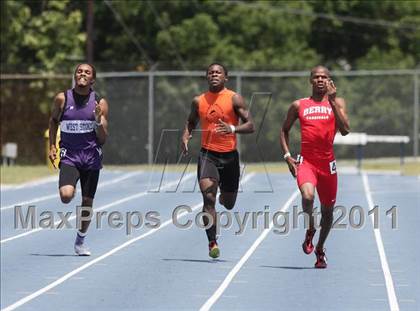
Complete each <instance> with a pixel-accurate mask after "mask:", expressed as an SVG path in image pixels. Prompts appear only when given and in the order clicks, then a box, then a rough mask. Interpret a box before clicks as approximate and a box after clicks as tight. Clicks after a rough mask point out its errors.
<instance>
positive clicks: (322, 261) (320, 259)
mask: <svg viewBox="0 0 420 311" xmlns="http://www.w3.org/2000/svg"><path fill="white" fill-rule="evenodd" d="M315 255H316V262H315V268H317V269H325V268H326V267H327V256H325V249H316V250H315Z"/></svg>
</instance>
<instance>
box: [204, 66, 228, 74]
mask: <svg viewBox="0 0 420 311" xmlns="http://www.w3.org/2000/svg"><path fill="white" fill-rule="evenodd" d="M214 65H217V66H220V67H222V68H223V71H224V72H225V76H227V75H228V70H227V68H226V66H225V65H223V64H221V63H211V64H210V65H209V66H208V67H207V71H206V74H207V73H209V69H210V67H211V66H214Z"/></svg>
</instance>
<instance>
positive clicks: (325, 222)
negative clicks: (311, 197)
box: [316, 205, 334, 250]
mask: <svg viewBox="0 0 420 311" xmlns="http://www.w3.org/2000/svg"><path fill="white" fill-rule="evenodd" d="M333 213H334V206H333V205H331V206H325V205H321V214H322V218H321V232H320V233H319V240H318V244H317V245H316V248H317V249H320V250H322V249H324V243H325V240H326V239H327V236H328V233H330V230H331V227H332V223H333V218H334V215H333Z"/></svg>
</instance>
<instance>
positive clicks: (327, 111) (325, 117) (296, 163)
mask: <svg viewBox="0 0 420 311" xmlns="http://www.w3.org/2000/svg"><path fill="white" fill-rule="evenodd" d="M310 82H311V84H312V96H311V97H310V98H303V99H300V100H297V101H295V102H293V104H292V105H291V106H290V108H289V110H288V112H287V117H286V120H285V121H284V123H283V127H282V129H281V133H280V143H281V147H282V149H283V151H284V159H285V160H286V162H287V165H288V166H289V170H290V172H291V174H292V175H293V177H297V183H298V186H299V189H300V192H301V194H302V207H303V211H304V212H305V213H307V214H308V215H309V229H308V230H307V231H306V235H305V240H304V242H303V244H302V248H303V251H304V252H305V253H306V254H310V253H311V252H312V251H313V249H314V246H313V244H312V239H313V236H314V234H315V231H316V230H315V226H314V217H313V205H314V194H315V189H316V190H317V192H318V196H319V200H320V202H321V215H322V216H321V232H320V234H319V240H318V243H317V245H316V248H315V255H316V258H317V259H316V262H315V268H326V267H327V260H326V256H325V249H324V243H325V240H326V239H327V236H328V233H329V232H330V229H331V226H332V222H333V211H334V204H335V200H336V195H337V171H336V164H335V157H334V150H333V142H334V137H335V134H336V132H337V130H338V131H340V133H341V135H343V136H344V135H347V134H348V133H349V132H350V126H349V120H348V117H347V113H346V103H345V101H344V99H343V98H340V97H336V93H337V90H336V87H335V85H334V83H333V82H332V80H331V79H330V72H329V71H328V69H327V68H325V67H323V66H317V67H315V68H313V69H312V70H311V77H310ZM297 119H299V122H300V126H301V154H300V155H299V156H298V159H297V160H296V159H294V158H293V157H292V156H291V154H290V151H289V131H290V129H291V128H292V125H293V123H294V122H295V121H296V120H297Z"/></svg>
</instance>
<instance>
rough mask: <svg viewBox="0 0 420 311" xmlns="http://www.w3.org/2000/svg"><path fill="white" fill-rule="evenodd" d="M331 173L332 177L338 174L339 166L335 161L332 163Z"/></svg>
mask: <svg viewBox="0 0 420 311" xmlns="http://www.w3.org/2000/svg"><path fill="white" fill-rule="evenodd" d="M330 173H331V175H333V174H337V164H336V162H335V160H334V161H331V162H330Z"/></svg>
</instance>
